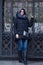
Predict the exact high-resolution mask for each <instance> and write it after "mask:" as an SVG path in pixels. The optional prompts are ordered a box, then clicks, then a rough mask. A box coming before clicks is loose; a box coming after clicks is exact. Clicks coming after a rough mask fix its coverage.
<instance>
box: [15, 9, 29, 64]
mask: <svg viewBox="0 0 43 65" xmlns="http://www.w3.org/2000/svg"><path fill="white" fill-rule="evenodd" d="M28 26H29V20H28V17H27V15H26V12H25V9H23V8H22V9H21V10H20V11H19V12H17V14H16V39H18V41H17V43H18V56H19V62H22V61H24V63H25V64H26V61H27V48H28V37H26V36H24V35H23V32H24V31H26V32H28ZM24 34H25V33H24ZM22 51H23V52H24V56H23V57H22Z"/></svg>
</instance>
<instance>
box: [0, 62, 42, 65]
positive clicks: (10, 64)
mask: <svg viewBox="0 0 43 65" xmlns="http://www.w3.org/2000/svg"><path fill="white" fill-rule="evenodd" d="M0 65H24V64H23V63H19V62H18V61H0ZM27 65H43V62H41V61H38V62H35V61H28V64H27Z"/></svg>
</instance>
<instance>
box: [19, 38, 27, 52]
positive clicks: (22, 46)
mask: <svg viewBox="0 0 43 65" xmlns="http://www.w3.org/2000/svg"><path fill="white" fill-rule="evenodd" d="M27 49H28V40H26V39H25V40H24V39H19V40H18V51H26V52H27Z"/></svg>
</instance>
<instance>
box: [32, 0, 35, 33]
mask: <svg viewBox="0 0 43 65" xmlns="http://www.w3.org/2000/svg"><path fill="white" fill-rule="evenodd" d="M32 15H33V16H34V18H35V0H32ZM32 30H33V34H34V32H35V31H34V24H33V27H32Z"/></svg>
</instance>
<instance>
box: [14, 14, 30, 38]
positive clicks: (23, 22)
mask: <svg viewBox="0 0 43 65" xmlns="http://www.w3.org/2000/svg"><path fill="white" fill-rule="evenodd" d="M28 27H29V20H28V17H27V15H26V14H25V15H23V16H22V15H21V14H20V13H17V15H16V21H15V31H16V34H19V38H25V39H27V38H26V37H24V36H23V31H24V30H25V31H27V32H28Z"/></svg>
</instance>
